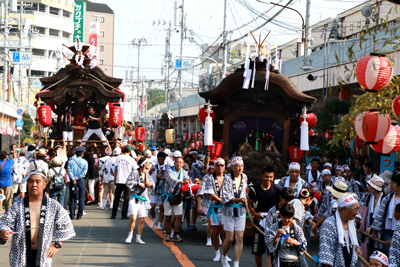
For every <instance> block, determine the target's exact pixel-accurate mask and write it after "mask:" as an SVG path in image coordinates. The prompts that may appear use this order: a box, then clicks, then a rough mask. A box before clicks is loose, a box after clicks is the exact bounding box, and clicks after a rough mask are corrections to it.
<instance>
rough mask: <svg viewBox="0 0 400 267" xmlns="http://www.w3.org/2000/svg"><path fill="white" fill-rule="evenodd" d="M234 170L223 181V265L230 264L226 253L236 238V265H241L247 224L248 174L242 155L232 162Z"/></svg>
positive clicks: (225, 266) (236, 266)
mask: <svg viewBox="0 0 400 267" xmlns="http://www.w3.org/2000/svg"><path fill="white" fill-rule="evenodd" d="M231 168H232V172H230V173H228V174H227V175H226V176H225V177H224V181H223V183H222V203H223V207H222V222H223V223H224V230H225V233H226V238H225V240H224V242H223V244H222V257H221V262H222V266H224V267H227V266H229V264H228V261H227V258H226V255H227V254H228V251H229V249H230V247H231V245H232V242H233V239H235V249H234V251H235V260H234V267H238V266H239V261H240V256H241V255H242V251H243V234H244V229H245V225H246V208H245V207H244V205H243V204H244V202H245V201H246V191H247V175H246V174H244V173H243V169H244V164H243V159H242V158H241V157H234V158H233V159H232V162H231Z"/></svg>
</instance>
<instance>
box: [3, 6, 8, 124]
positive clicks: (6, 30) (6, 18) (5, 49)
mask: <svg viewBox="0 0 400 267" xmlns="http://www.w3.org/2000/svg"><path fill="white" fill-rule="evenodd" d="M8 8H9V2H8V0H4V56H5V60H4V78H3V115H2V121H1V127H3V125H4V105H5V103H4V102H5V101H6V90H7V89H8V80H7V79H8V48H7V47H8V44H7V42H8Z"/></svg>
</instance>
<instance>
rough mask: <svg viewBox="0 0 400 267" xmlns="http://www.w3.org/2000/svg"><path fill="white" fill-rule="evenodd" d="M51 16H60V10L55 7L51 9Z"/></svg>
mask: <svg viewBox="0 0 400 267" xmlns="http://www.w3.org/2000/svg"><path fill="white" fill-rule="evenodd" d="M50 14H52V15H57V16H58V15H59V14H60V9H58V8H55V7H50Z"/></svg>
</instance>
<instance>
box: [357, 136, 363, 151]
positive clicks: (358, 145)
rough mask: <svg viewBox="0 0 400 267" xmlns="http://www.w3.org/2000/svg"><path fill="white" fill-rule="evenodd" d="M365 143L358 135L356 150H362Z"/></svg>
mask: <svg viewBox="0 0 400 267" xmlns="http://www.w3.org/2000/svg"><path fill="white" fill-rule="evenodd" d="M363 142H364V141H363V140H362V139H361V138H360V137H358V135H357V136H356V148H358V149H361V148H362V146H363Z"/></svg>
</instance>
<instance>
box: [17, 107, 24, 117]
mask: <svg viewBox="0 0 400 267" xmlns="http://www.w3.org/2000/svg"><path fill="white" fill-rule="evenodd" d="M22 113H24V111H23V110H22V108H19V109H17V114H18V115H20V116H21V115H22Z"/></svg>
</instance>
